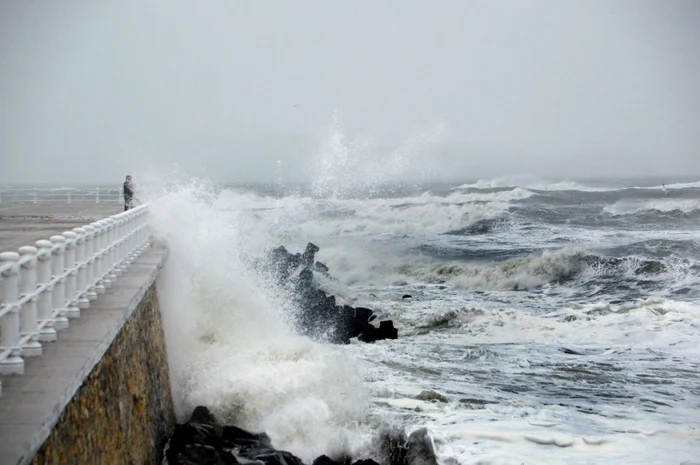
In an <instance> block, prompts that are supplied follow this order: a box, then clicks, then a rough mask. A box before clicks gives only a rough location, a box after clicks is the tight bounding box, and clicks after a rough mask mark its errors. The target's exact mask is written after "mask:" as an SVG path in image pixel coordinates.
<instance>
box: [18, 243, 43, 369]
mask: <svg viewBox="0 0 700 465" xmlns="http://www.w3.org/2000/svg"><path fill="white" fill-rule="evenodd" d="M19 253H20V254H21V260H20V263H21V265H20V286H21V287H20V291H21V292H22V297H29V300H28V301H27V302H25V304H24V308H22V310H21V312H22V315H21V316H20V324H19V325H20V335H21V336H29V340H28V341H27V342H25V343H24V344H22V355H23V356H24V357H35V356H37V355H41V352H42V350H41V344H39V327H38V324H37V310H36V308H37V307H36V306H37V294H36V291H37V289H36V274H37V269H36V265H37V257H36V255H37V249H36V247H31V246H24V247H20V248H19Z"/></svg>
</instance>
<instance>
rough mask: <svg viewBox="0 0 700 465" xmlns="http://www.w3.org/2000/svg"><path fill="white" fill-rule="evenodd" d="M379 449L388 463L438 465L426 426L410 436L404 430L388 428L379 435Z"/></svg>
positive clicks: (397, 464)
mask: <svg viewBox="0 0 700 465" xmlns="http://www.w3.org/2000/svg"><path fill="white" fill-rule="evenodd" d="M378 450H379V453H380V454H381V458H382V463H384V464H386V465H437V458H436V456H435V448H434V446H433V441H432V439H431V438H430V436H429V435H428V430H427V429H426V428H421V429H418V430H416V431H414V432H413V433H411V435H410V436H409V437H408V438H407V437H406V433H405V432H404V431H403V430H398V429H390V430H386V431H384V432H382V434H381V435H380V437H379V444H378Z"/></svg>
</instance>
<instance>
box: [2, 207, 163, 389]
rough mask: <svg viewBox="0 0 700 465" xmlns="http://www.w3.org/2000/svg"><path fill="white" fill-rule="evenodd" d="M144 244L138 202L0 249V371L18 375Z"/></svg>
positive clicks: (146, 237)
mask: <svg viewBox="0 0 700 465" xmlns="http://www.w3.org/2000/svg"><path fill="white" fill-rule="evenodd" d="M149 245H150V234H149V229H148V205H140V206H138V207H136V208H133V209H131V210H128V211H125V212H122V213H119V214H116V215H113V216H110V217H109V218H105V219H103V220H100V221H96V222H94V223H91V224H89V225H87V226H83V227H80V228H75V229H73V230H72V231H66V232H64V233H63V234H61V235H56V236H52V237H51V238H50V240H41V241H37V242H36V244H35V246H25V247H20V249H19V251H18V252H19V253H17V252H3V253H0V375H8V374H23V373H24V359H23V357H30V356H37V355H41V353H42V346H41V343H42V342H51V341H55V340H56V338H57V333H56V331H57V330H58V331H60V330H62V329H65V328H67V327H68V326H69V325H70V319H71V318H78V317H80V310H81V309H85V308H88V307H89V306H90V301H91V300H95V299H97V295H98V294H102V293H104V292H105V290H106V289H107V288H110V287H111V286H112V284H113V283H114V281H115V280H116V279H117V278H118V277H119V276H121V274H122V273H124V272H125V271H126V270H127V269H128V268H129V265H131V263H132V262H133V261H134V260H135V259H136V258H137V257H138V256H139V255H141V254H142V253H143V252H144V251H145V250H146V249H147V248H148V247H149ZM1 394H2V383H1V382H0V395H1Z"/></svg>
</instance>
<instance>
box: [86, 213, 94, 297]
mask: <svg viewBox="0 0 700 465" xmlns="http://www.w3.org/2000/svg"><path fill="white" fill-rule="evenodd" d="M83 229H85V261H86V265H87V268H86V269H85V281H86V286H87V293H86V295H87V298H88V300H95V299H97V292H96V291H95V228H94V227H93V226H92V225H87V226H84V227H83Z"/></svg>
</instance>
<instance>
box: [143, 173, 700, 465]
mask: <svg viewBox="0 0 700 465" xmlns="http://www.w3.org/2000/svg"><path fill="white" fill-rule="evenodd" d="M666 182H667V184H666V186H665V189H666V190H665V191H664V188H662V186H661V184H660V182H658V183H657V182H655V181H654V182H652V181H644V182H643V181H634V180H632V181H630V180H627V181H607V182H602V181H601V182H597V183H574V182H558V181H555V182H544V181H542V182H532V183H523V182H519V183H518V182H509V181H507V180H494V181H479V182H476V183H468V184H460V183H450V184H383V185H377V186H374V187H373V188H371V189H357V190H353V191H348V192H342V193H338V192H335V193H333V194H332V195H331V194H329V193H328V192H320V191H319V190H318V189H316V188H315V187H317V186H314V185H283V184H275V185H262V184H260V185H246V186H212V185H209V184H207V183H197V182H194V183H190V184H187V185H184V186H177V187H172V186H171V187H170V188H168V189H167V190H164V191H160V192H158V193H157V195H156V193H155V192H154V193H153V194H152V195H151V198H149V199H148V200H149V202H150V204H151V211H152V221H153V224H154V226H155V228H156V230H157V232H158V234H159V235H160V236H161V237H162V238H164V239H165V240H167V241H168V244H169V247H170V251H171V253H170V258H169V261H168V264H167V266H166V268H165V270H164V273H163V275H162V276H161V278H160V282H159V292H160V294H161V300H162V308H163V312H164V319H165V325H166V336H167V342H168V350H169V352H170V358H171V374H172V377H173V386H174V388H175V389H174V390H175V395H176V402H177V404H178V409H179V411H180V414H181V415H186V413H187V412H188V411H189V409H191V407H192V406H194V405H199V404H204V405H208V406H210V407H211V408H212V409H213V410H214V411H215V413H217V414H218V415H219V416H221V417H222V418H224V419H225V420H230V421H232V422H236V424H238V425H239V426H242V427H245V428H248V429H253V430H264V431H266V432H267V433H268V434H269V435H270V437H271V438H272V441H273V445H275V446H276V447H277V448H281V449H287V450H289V451H291V452H293V453H295V454H297V455H299V456H300V457H301V458H302V459H304V460H306V461H309V462H310V461H312V460H313V459H314V458H315V457H317V456H318V455H320V454H322V453H326V454H331V455H332V454H339V453H342V452H349V453H351V454H353V455H355V456H364V457H367V456H371V455H372V454H373V453H374V452H373V450H374V441H375V438H376V437H377V433H378V431H381V430H382V429H383V428H385V427H387V425H398V426H400V427H404V428H406V429H407V430H408V431H409V432H410V431H411V430H413V429H415V428H418V427H422V426H425V427H427V428H428V430H429V431H430V433H431V437H432V438H433V441H434V445H435V449H436V452H437V455H438V458H439V461H440V463H441V464H477V463H478V464H564V463H566V464H616V465H618V464H681V463H683V462H693V461H696V462H700V280H699V278H698V277H699V275H700V229H699V227H700V182H678V183H672V182H670V181H669V180H667V181H666ZM307 242H313V243H315V244H316V245H318V246H319V247H320V249H321V250H320V252H319V253H318V254H317V257H316V258H317V260H319V261H321V262H323V263H325V264H326V265H327V266H328V267H329V268H330V274H331V275H332V276H333V277H334V279H328V278H325V277H323V276H317V277H316V279H317V282H318V285H319V286H321V287H322V288H323V289H325V290H327V291H328V292H329V293H332V294H334V295H336V297H337V298H338V301H339V302H345V303H348V304H351V305H353V306H357V305H361V306H365V307H369V308H372V309H374V310H375V311H376V312H377V313H378V314H379V315H380V318H381V319H386V318H390V319H393V320H394V322H395V326H396V327H397V328H398V329H399V339H398V340H395V341H380V342H377V343H375V344H363V343H359V342H358V343H353V344H350V345H348V346H337V345H330V344H326V343H324V342H322V341H312V340H310V339H308V338H307V337H304V336H301V335H299V334H297V332H296V331H295V329H294V328H293V327H292V325H290V324H289V321H290V315H291V314H293V312H295V311H296V309H294V308H293V307H292V306H291V305H290V304H289V301H290V299H289V298H288V296H285V295H284V292H283V291H281V290H280V289H277V288H276V287H275V285H274V283H270V282H268V281H266V280H265V279H264V277H261V276H260V275H259V274H258V273H257V272H256V271H255V269H254V267H253V266H252V265H251V263H252V262H253V261H254V259H255V258H256V257H260V256H262V255H263V254H264V253H265V251H266V250H269V249H270V248H272V247H276V246H279V245H284V246H285V247H286V248H287V249H288V250H290V251H292V252H297V251H299V252H301V251H303V248H304V247H305V245H306V243H307ZM406 295H410V296H411V297H410V298H404V296H406ZM423 391H433V392H434V393H435V394H432V395H431V396H428V397H425V396H420V394H421V392H423Z"/></svg>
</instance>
